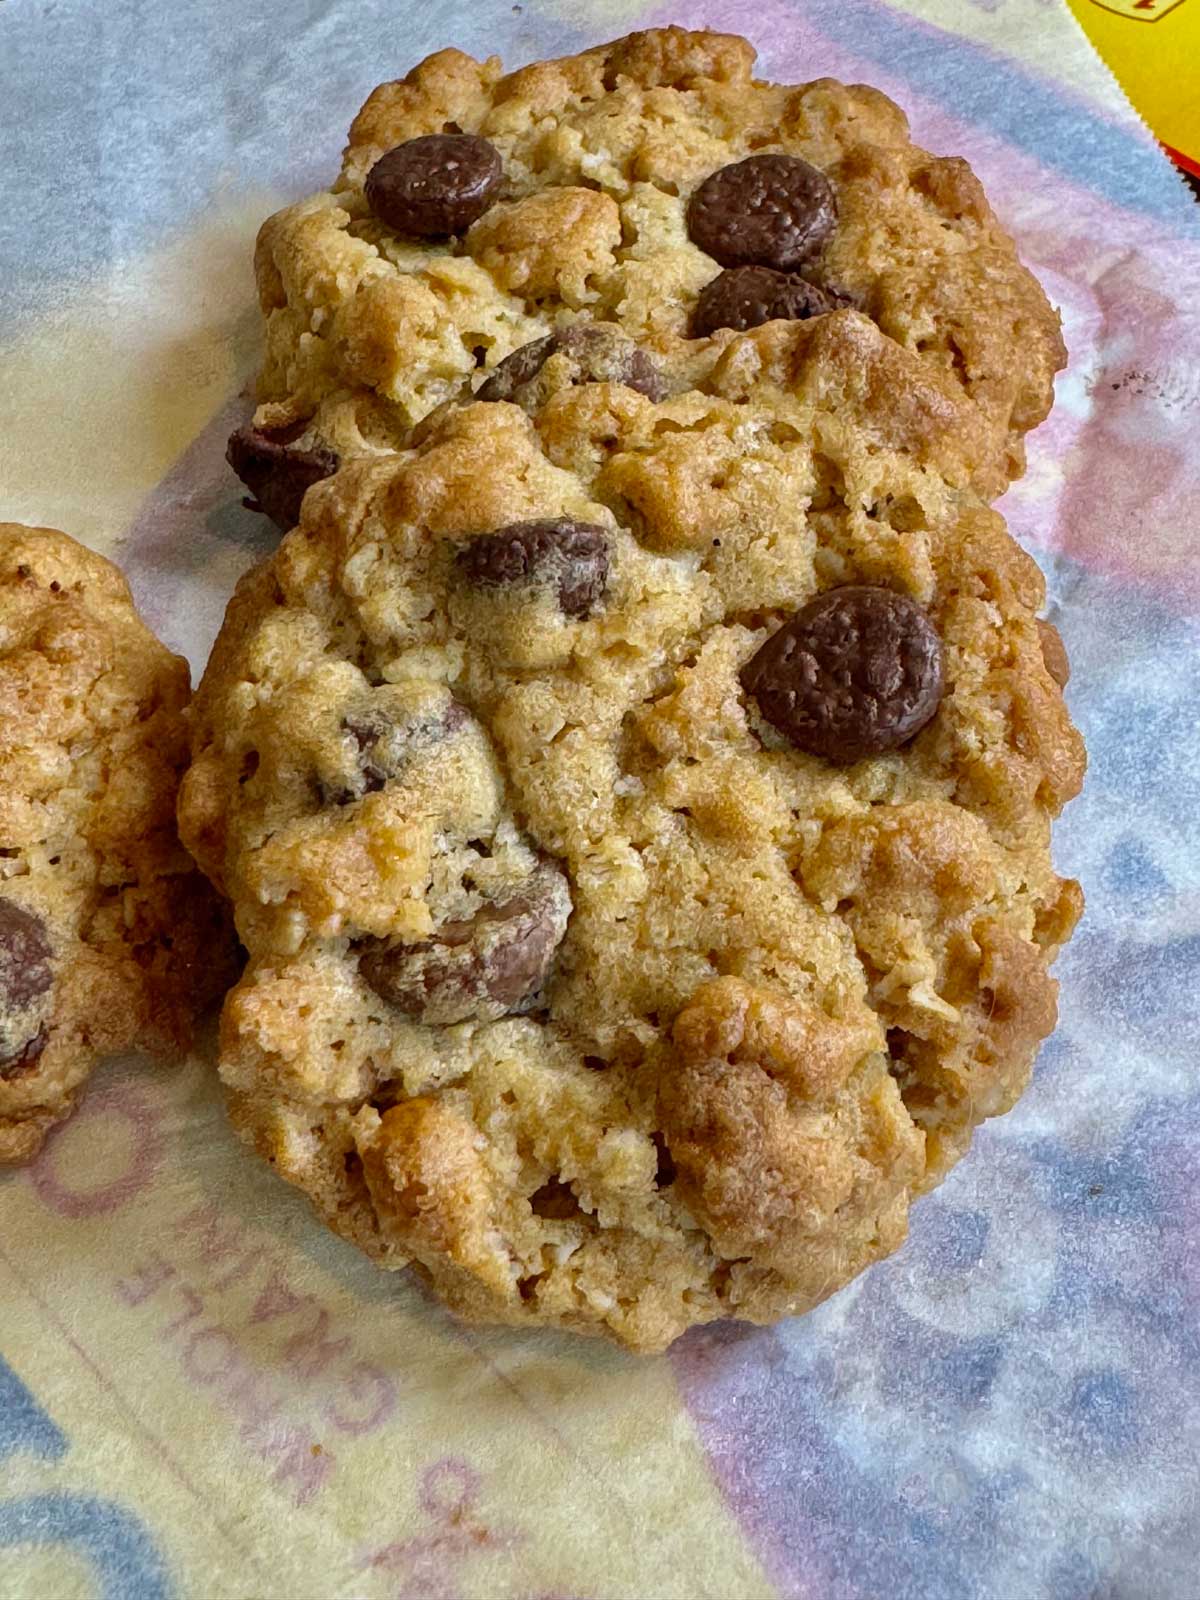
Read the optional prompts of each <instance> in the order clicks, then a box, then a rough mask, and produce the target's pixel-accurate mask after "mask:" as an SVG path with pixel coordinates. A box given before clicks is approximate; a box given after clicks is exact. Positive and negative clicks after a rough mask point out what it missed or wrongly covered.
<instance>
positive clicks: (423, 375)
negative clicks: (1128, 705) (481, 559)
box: [234, 28, 1065, 527]
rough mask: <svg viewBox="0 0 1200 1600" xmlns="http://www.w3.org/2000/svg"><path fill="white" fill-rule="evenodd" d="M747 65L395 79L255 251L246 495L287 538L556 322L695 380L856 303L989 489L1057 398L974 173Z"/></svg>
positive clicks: (608, 61) (668, 40)
mask: <svg viewBox="0 0 1200 1600" xmlns="http://www.w3.org/2000/svg"><path fill="white" fill-rule="evenodd" d="M753 63H754V51H753V49H752V48H751V46H750V45H749V44H748V43H747V42H746V41H745V40H744V39H740V38H737V37H735V36H733V35H729V34H719V33H708V32H696V33H689V32H687V31H685V30H683V29H680V28H662V29H652V30H650V31H648V32H645V33H636V34H631V35H630V36H629V37H628V38H624V39H618V40H616V41H615V42H613V43H611V44H606V45H602V46H600V47H598V48H596V49H593V50H588V51H585V52H583V53H582V54H580V55H576V56H568V57H564V58H563V59H562V60H558V61H546V62H540V63H538V64H536V65H533V66H529V67H524V68H521V69H520V70H519V71H516V72H512V73H509V74H504V73H502V71H501V67H500V63H499V61H498V60H497V59H495V58H493V59H491V60H488V61H486V62H478V61H475V60H473V59H472V58H471V57H470V56H466V55H463V54H462V53H461V52H460V51H457V50H442V51H439V52H438V53H437V54H436V55H433V56H430V57H429V58H428V59H427V60H425V61H423V62H421V63H420V64H419V65H418V66H416V67H414V68H413V70H412V71H411V72H410V73H409V74H408V75H407V76H406V77H405V78H404V79H403V80H401V81H398V82H392V83H384V84H381V85H380V87H379V88H377V89H376V90H375V91H374V93H373V94H372V95H371V96H370V97H369V98H368V100H367V102H366V104H365V105H364V106H363V108H362V110H361V111H360V112H359V114H358V116H357V117H356V119H355V121H354V124H353V127H352V128H351V130H350V142H349V144H348V146H347V148H346V151H345V157H344V161H343V166H342V172H341V176H340V177H339V178H338V180H337V182H336V183H335V184H334V186H333V188H332V190H331V191H329V192H327V193H322V194H318V195H314V196H312V197H311V198H309V199H306V200H303V201H301V202H299V203H298V204H296V205H292V206H289V207H287V208H286V209H285V210H283V211H281V212H279V213H278V214H277V215H275V216H273V217H271V218H270V219H269V220H268V221H267V222H266V223H265V224H264V225H263V228H262V230H261V233H260V235H259V240H258V248H257V257H256V270H257V278H258V292H259V300H260V304H261V307H262V311H263V314H264V317H265V318H266V359H265V362H264V365H263V369H262V373H261V376H260V379H259V388H258V396H259V402H260V403H259V406H258V410H257V412H256V413H255V417H254V423H253V426H254V429H255V430H257V432H256V434H255V436H254V438H253V440H251V441H247V440H246V439H243V441H242V444H241V446H240V447H239V454H240V455H241V456H242V457H243V458H245V456H246V455H247V452H251V453H252V454H253V456H254V462H253V464H254V465H255V466H256V469H257V470H258V471H259V473H260V475H259V476H258V477H254V476H251V475H244V476H245V478H246V482H247V483H248V484H249V486H250V488H251V491H252V495H253V497H254V499H255V501H256V503H257V504H258V505H260V506H261V508H262V509H263V510H264V511H266V512H267V513H268V514H269V515H271V516H273V517H274V519H275V520H276V521H277V522H278V523H279V524H280V526H282V527H290V526H292V525H293V523H294V521H295V516H296V498H295V490H296V488H297V486H298V485H299V484H301V483H302V482H304V483H305V485H306V486H307V482H311V481H312V474H313V472H314V471H315V470H317V468H318V467H319V466H320V465H321V464H322V463H323V464H324V467H325V468H326V469H327V470H328V471H332V470H333V468H334V465H335V460H334V458H338V457H340V458H342V459H344V458H346V457H347V456H349V455H355V454H360V453H364V452H368V453H369V452H370V451H372V450H375V449H378V448H380V447H381V446H383V447H386V448H391V447H395V446H396V445H398V444H402V443H403V442H404V440H405V436H406V434H407V431H408V429H409V428H410V427H411V426H412V425H413V424H414V423H417V422H419V421H420V420H421V418H422V417H424V416H425V415H426V414H427V413H428V412H430V411H431V410H433V409H434V408H435V407H436V406H438V405H439V404H440V403H442V402H443V401H445V400H447V399H451V398H462V397H463V396H464V394H469V393H470V391H471V390H472V389H473V388H474V389H478V390H480V392H481V393H483V394H484V397H485V398H493V397H495V391H496V384H497V380H498V379H500V374H501V373H502V372H503V370H504V368H505V365H506V364H507V363H508V362H510V361H512V360H514V359H515V360H517V361H518V362H523V361H525V360H526V354H521V352H528V351H529V349H530V348H534V349H536V348H539V347H540V346H541V342H542V341H544V340H546V339H547V338H548V337H550V336H551V335H554V334H556V333H557V334H560V335H561V333H562V331H563V330H564V329H566V330H570V329H572V328H575V327H578V326H579V325H580V324H582V325H584V326H585V327H586V326H587V325H589V324H591V323H600V324H604V325H606V326H607V328H608V332H609V337H610V345H611V344H612V341H613V339H614V338H615V336H617V335H623V336H624V337H625V339H627V340H629V341H632V344H631V345H629V346H627V349H628V350H631V351H632V350H633V349H634V348H635V347H636V348H637V350H638V352H639V358H640V360H642V361H654V362H656V363H658V366H659V370H660V378H661V381H664V382H667V383H669V384H670V385H672V386H673V387H676V388H686V387H690V386H691V385H692V384H694V383H695V382H696V381H697V376H698V372H699V371H700V370H702V369H703V368H704V367H705V366H706V365H711V361H712V359H713V354H714V352H713V351H711V350H709V349H708V348H707V347H708V346H710V345H713V346H716V347H717V350H718V351H719V348H720V346H721V344H722V343H724V342H727V341H728V339H729V338H731V337H732V336H733V332H734V331H745V330H747V329H749V328H751V327H754V326H757V325H759V324H761V323H762V322H763V321H764V320H767V319H772V318H786V319H793V320H795V319H803V318H810V317H819V316H821V315H823V314H824V313H826V312H828V311H829V310H831V309H834V308H836V307H838V306H842V305H853V306H855V307H857V308H858V309H859V310H860V311H862V312H863V313H864V314H865V315H867V316H868V317H870V318H871V319H872V320H873V322H874V323H875V324H876V326H877V327H878V328H879V329H880V330H881V331H882V333H883V334H884V335H885V336H886V337H887V338H888V339H889V340H890V341H893V342H894V343H895V344H896V345H897V346H898V347H899V348H900V349H902V350H904V351H908V352H911V353H913V354H914V355H917V356H919V358H920V359H921V361H922V362H923V363H925V364H926V365H928V366H929V367H930V368H931V369H933V370H934V371H936V372H938V373H940V374H944V376H945V377H946V379H947V380H948V382H949V383H950V384H951V385H952V386H953V387H954V388H955V389H956V390H957V392H958V394H959V395H960V397H961V398H962V399H964V400H965V401H966V402H968V410H969V412H970V413H971V415H970V417H969V418H968V419H967V421H966V422H965V424H964V425H966V426H968V427H971V428H973V429H975V430H977V431H982V434H983V436H984V439H985V443H986V448H985V449H983V450H982V451H981V452H979V455H978V460H977V461H976V463H975V467H974V472H973V476H972V479H971V483H972V485H973V487H974V488H975V489H976V490H977V491H978V492H980V493H981V494H983V495H984V496H985V497H991V496H994V495H996V494H998V493H1000V492H1001V491H1002V490H1003V488H1004V487H1005V485H1006V484H1007V482H1008V480H1009V479H1010V478H1011V477H1013V476H1015V475H1017V474H1018V473H1019V472H1020V471H1021V470H1022V467H1023V462H1024V451H1023V444H1022V440H1023V436H1024V434H1025V433H1026V432H1027V431H1028V429H1030V428H1032V427H1033V426H1035V425H1036V424H1037V423H1038V422H1039V421H1041V419H1042V418H1043V417H1044V416H1045V415H1046V412H1047V411H1048V409H1049V406H1050V402H1051V394H1052V383H1053V378H1054V374H1055V372H1056V371H1057V369H1058V368H1059V367H1061V366H1062V364H1063V361H1064V359H1065V353H1064V350H1063V345H1062V340H1061V337H1060V334H1059V326H1058V317H1057V315H1056V314H1055V313H1054V311H1053V310H1052V309H1051V307H1050V306H1049V304H1048V303H1047V301H1046V297H1045V295H1044V294H1043V292H1042V290H1041V288H1040V287H1039V285H1038V284H1037V282H1036V281H1035V280H1034V278H1033V277H1032V276H1031V275H1030V273H1029V272H1028V271H1027V270H1026V269H1025V268H1024V267H1023V266H1022V265H1021V262H1020V261H1019V259H1018V257H1017V253H1016V250H1015V248H1014V246H1013V244H1012V241H1011V240H1010V239H1009V238H1008V236H1007V235H1006V234H1005V232H1004V231H1003V229H1002V228H1001V226H1000V224H999V223H998V221H997V220H996V217H995V216H994V214H993V213H992V211H991V209H990V207H989V205H988V202H987V199H986V197H985V195H984V192H983V189H982V187H981V185H980V183H979V181H978V179H977V178H976V177H975V176H974V174H973V173H972V171H971V169H970V167H969V166H968V165H967V163H966V162H965V161H963V160H960V159H959V158H957V157H940V156H932V155H930V154H929V153H928V152H926V151H924V150H921V149H919V148H918V147H917V146H916V145H914V144H913V143H912V142H911V141H910V139H909V135H908V128H907V123H906V121H905V118H904V115H903V113H902V112H901V111H900V110H899V109H898V107H896V106H895V105H893V104H892V102H891V101H890V100H888V99H887V98H886V96H884V95H883V94H881V93H879V91H877V90H875V89H871V88H867V87H864V86H862V85H846V84H841V83H837V82H834V81H833V80H832V79H829V78H821V79H817V80H816V81H814V82H811V83H807V84H800V85H797V86H791V85H786V84H773V83H768V82H765V81H763V80H761V79H756V78H754V77H753V75H752V68H753ZM632 360H633V357H632V355H630V356H629V358H628V359H627V360H626V362H625V363H624V365H625V367H626V369H627V372H628V371H632V367H631V366H630V363H631V362H632ZM621 366H622V363H621V361H620V360H612V361H610V363H609V371H608V373H607V374H606V376H605V378H604V380H603V381H609V382H614V383H628V382H629V381H630V379H629V377H628V376H627V375H626V376H622V375H621V371H620V369H621ZM500 381H501V383H502V384H503V383H505V382H507V381H508V380H507V379H500ZM593 381H596V380H595V379H593ZM481 386H482V387H481ZM634 387H637V384H636V383H635V384H634ZM489 390H490V391H491V392H490V393H485V391H489ZM252 446H253V450H252V448H251V447H252ZM268 456H269V457H270V464H271V470H272V472H273V474H274V475H275V477H277V479H278V482H279V486H280V488H279V491H278V492H276V490H275V486H274V484H273V483H269V484H267V486H266V490H265V492H264V486H263V480H262V477H261V469H262V464H263V461H264V459H265V458H266V457H268ZM234 464H235V468H237V467H238V462H237V461H235V463H234ZM239 470H240V469H239Z"/></svg>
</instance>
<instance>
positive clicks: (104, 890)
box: [0, 523, 233, 1162]
mask: <svg viewBox="0 0 1200 1600" xmlns="http://www.w3.org/2000/svg"><path fill="white" fill-rule="evenodd" d="M189 689H190V685H189V679H188V668H187V663H186V662H185V661H184V660H183V659H182V658H181V657H179V656H174V655H172V654H171V653H170V651H169V650H167V649H166V648H165V646H163V645H162V644H160V643H159V642H158V640H157V639H155V637H154V636H153V634H152V633H151V632H150V631H149V629H148V628H147V627H146V626H145V624H144V623H143V622H142V620H141V618H140V617H139V616H138V614H137V612H136V610H135V609H134V605H133V600H132V598H131V596H130V593H129V588H128V585H127V584H126V582H125V580H124V578H123V577H122V576H121V574H120V573H119V572H118V571H117V569H116V567H114V566H113V565H112V563H111V562H109V561H106V560H105V559H104V558H103V557H102V556H99V555H96V554H95V553H94V552H93V551H90V550H87V549H85V548H84V547H83V546H82V545H78V544H76V543H75V542H74V540H72V539H69V538H67V536H66V535H65V534H62V533H57V532H54V531H52V530H50V529H48V528H28V527H23V526H20V525H18V524H15V523H0V1162H13V1161H24V1160H27V1159H29V1158H30V1157H31V1156H33V1155H35V1154H36V1153H37V1150H38V1149H39V1147H40V1145H41V1143H42V1140H43V1138H44V1137H45V1135H46V1133H47V1132H48V1130H49V1129H50V1128H51V1127H52V1126H53V1125H54V1124H55V1123H56V1122H59V1121H61V1120H62V1119H63V1118H64V1117H66V1116H67V1115H68V1114H69V1113H70V1112H71V1110H72V1109H73V1107H74V1105H75V1103H76V1101H77V1100H78V1098H79V1095H80V1092H81V1091H82V1088H83V1085H84V1083H85V1081H86V1079H87V1077H88V1074H89V1072H90V1071H91V1069H92V1066H93V1064H94V1062H95V1061H96V1059H97V1058H98V1057H100V1056H102V1055H107V1054H111V1053H113V1052H116V1051H121V1050H126V1049H134V1048H136V1049H146V1050H151V1051H156V1052H160V1053H168V1052H174V1051H178V1050H181V1049H183V1048H185V1047H186V1045H187V1044H188V1042H189V1039H190V1036H191V1026H192V1020H193V1017H194V1015H195V1012H196V1009H197V1007H198V1006H201V1005H203V1004H205V1003H206V1002H207V1001H209V1000H211V999H213V998H215V997H216V995H217V994H218V993H219V992H220V989H221V987H222V986H223V985H224V984H225V983H226V982H228V981H229V980H230V979H231V977H232V971H233V963H232V955H233V943H232V937H231V932H230V929H229V926H228V920H227V918H226V917H225V915H224V913H223V911H222V910H221V909H220V907H219V904H218V902H217V900H216V897H215V896H214V895H213V893H212V891H211V889H210V888H209V886H208V884H207V883H206V882H205V880H204V879H203V877H202V876H201V875H200V873H198V872H197V871H196V869H195V867H194V864H193V863H192V861H191V859H190V858H189V856H188V855H187V852H186V851H185V850H184V848H183V846H182V845H181V844H180V842H179V839H178V836H177V834H176V829H175V795H176V790H177V787H178V783H179V775H180V770H181V768H182V767H183V765H184V762H185V753H186V732H185V728H184V711H185V707H186V705H187V702H188V698H189Z"/></svg>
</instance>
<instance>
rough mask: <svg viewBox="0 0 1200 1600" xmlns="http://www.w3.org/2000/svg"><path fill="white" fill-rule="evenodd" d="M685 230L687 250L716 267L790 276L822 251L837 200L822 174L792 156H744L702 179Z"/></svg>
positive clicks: (833, 222)
mask: <svg viewBox="0 0 1200 1600" xmlns="http://www.w3.org/2000/svg"><path fill="white" fill-rule="evenodd" d="M687 222H688V233H689V234H690V235H691V238H692V242H693V244H696V245H698V246H699V247H700V249H701V250H705V251H707V253H708V254H709V255H710V256H713V257H714V258H715V259H716V260H717V261H719V262H720V263H721V265H722V266H723V267H749V266H762V267H774V268H775V269H776V270H777V271H779V272H791V271H792V270H793V269H795V268H796V267H799V266H802V265H803V263H804V262H806V261H811V260H813V259H814V258H815V257H816V256H818V255H820V253H821V251H822V250H823V249H824V248H825V245H826V244H827V243H828V240H829V236H830V234H832V232H833V230H834V226H835V225H836V222H837V199H836V196H835V195H834V192H833V186H832V184H831V183H830V182H829V179H828V178H827V177H826V176H825V174H824V173H823V172H818V171H817V169H816V167H810V166H809V164H808V162H807V161H801V159H800V157H799V156H785V155H758V156H747V158H746V159H745V160H744V161H735V162H734V163H733V165H732V166H728V167H721V168H720V169H719V171H717V172H714V173H713V174H712V175H711V177H708V178H705V180H704V182H703V183H702V184H701V185H700V187H699V188H698V189H697V190H696V192H695V193H694V194H693V195H692V198H691V200H690V202H689V203H688V213H687Z"/></svg>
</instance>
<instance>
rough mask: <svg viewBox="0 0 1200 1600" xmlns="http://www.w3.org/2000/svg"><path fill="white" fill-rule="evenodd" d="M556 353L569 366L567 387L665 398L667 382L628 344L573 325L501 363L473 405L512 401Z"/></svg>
mask: <svg viewBox="0 0 1200 1600" xmlns="http://www.w3.org/2000/svg"><path fill="white" fill-rule="evenodd" d="M559 351H561V352H562V353H563V354H564V355H566V356H567V358H568V359H569V361H570V363H571V366H572V369H573V370H572V374H571V382H572V383H623V384H624V385H625V386H626V387H627V388H629V389H636V390H637V391H638V393H639V394H644V395H645V396H646V397H647V398H648V399H650V400H654V401H659V400H662V399H665V398H666V393H667V384H666V379H665V378H664V377H663V375H662V373H661V372H660V371H659V369H658V366H657V364H656V363H655V362H654V361H653V360H652V359H651V357H650V356H648V355H647V354H646V352H645V351H644V350H639V349H638V347H637V345H636V344H634V342H633V340H632V339H627V338H626V337H625V335H624V334H623V333H621V332H619V331H618V330H617V329H616V328H611V327H608V326H607V325H605V324H604V323H599V322H577V323H575V324H574V325H573V326H571V327H569V328H559V329H558V330H557V331H556V332H554V333H551V334H547V335H546V337H545V338H544V339H534V340H533V342H532V343H531V344H523V345H522V346H521V347H520V349H519V350H514V351H513V353H512V355H510V356H505V358H504V360H503V361H502V362H501V363H500V365H499V366H498V367H497V368H496V370H495V371H494V372H493V373H492V374H491V376H490V377H489V378H488V379H487V381H486V382H485V383H482V384H481V385H480V386H479V389H478V391H477V393H476V395H475V398H476V399H477V400H512V399H514V398H515V397H516V395H517V392H518V390H520V389H522V388H523V387H524V386H525V384H527V383H531V382H532V381H533V379H534V378H536V377H537V375H538V373H539V372H540V371H541V370H542V368H543V367H544V366H545V364H546V362H547V361H548V360H549V359H550V357H551V356H552V355H554V354H556V353H557V352H559Z"/></svg>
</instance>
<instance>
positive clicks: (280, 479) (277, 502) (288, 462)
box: [225, 427, 338, 533]
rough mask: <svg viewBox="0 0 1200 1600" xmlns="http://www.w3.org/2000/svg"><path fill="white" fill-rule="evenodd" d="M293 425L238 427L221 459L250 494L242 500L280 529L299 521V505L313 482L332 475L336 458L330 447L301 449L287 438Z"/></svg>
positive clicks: (288, 528) (336, 464)
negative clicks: (290, 426) (281, 426)
mask: <svg viewBox="0 0 1200 1600" xmlns="http://www.w3.org/2000/svg"><path fill="white" fill-rule="evenodd" d="M288 435H291V436H292V437H294V436H295V429H294V428H283V429H278V430H274V429H271V430H268V429H265V428H253V427H247V428H239V429H238V430H237V432H236V433H233V434H231V435H230V438H229V445H228V448H227V449H226V451H225V459H226V461H228V463H229V465H230V466H231V467H232V468H233V470H234V471H235V472H236V473H237V475H238V477H239V478H240V479H241V480H242V482H243V483H244V484H245V485H246V487H247V489H249V491H250V494H251V496H253V498H251V499H246V500H244V501H243V502H242V504H243V505H244V506H246V507H247V509H248V510H250V511H261V512H262V514H263V515H264V516H266V517H270V519H271V521H272V522H273V523H274V524H275V526H276V527H277V528H281V529H282V530H283V532H284V533H287V532H288V531H289V530H290V529H292V528H294V527H295V526H296V524H297V523H298V522H299V521H300V506H301V504H302V503H303V500H304V496H305V494H306V493H307V492H308V490H309V489H311V488H312V486H313V484H314V483H319V482H320V481H321V479H322V478H329V477H332V476H333V474H334V473H335V472H336V471H337V469H338V458H337V455H336V454H335V453H334V451H332V450H325V449H319V448H318V449H315V450H301V449H299V448H298V447H297V446H296V445H293V444H291V443H290V442H289V439H288Z"/></svg>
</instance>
